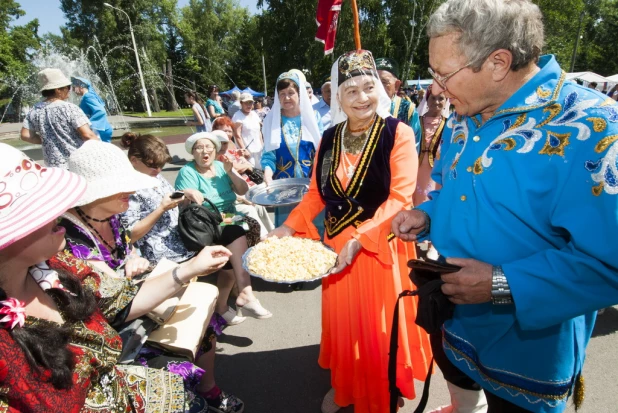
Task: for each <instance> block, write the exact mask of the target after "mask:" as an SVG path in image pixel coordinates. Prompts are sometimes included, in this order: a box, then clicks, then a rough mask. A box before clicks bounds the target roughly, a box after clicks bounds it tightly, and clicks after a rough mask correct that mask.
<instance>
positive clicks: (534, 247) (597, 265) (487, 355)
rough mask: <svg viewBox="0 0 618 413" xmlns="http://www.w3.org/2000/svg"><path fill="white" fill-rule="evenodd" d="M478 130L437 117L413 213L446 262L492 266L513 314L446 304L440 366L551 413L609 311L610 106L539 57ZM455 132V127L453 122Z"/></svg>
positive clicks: (616, 229)
mask: <svg viewBox="0 0 618 413" xmlns="http://www.w3.org/2000/svg"><path fill="white" fill-rule="evenodd" d="M539 66H540V67H541V71H540V72H539V73H537V74H536V76H534V77H533V78H532V79H531V80H530V81H528V82H527V83H526V84H525V85H524V86H522V87H521V88H520V89H519V90H518V91H517V92H516V93H515V94H514V95H513V96H511V98H510V99H509V100H507V101H506V102H505V103H504V104H503V105H502V106H501V107H500V108H499V109H498V110H497V111H496V113H495V114H494V116H493V117H492V118H491V119H489V120H488V121H487V122H485V123H484V124H483V123H481V118H480V116H475V117H463V118H458V117H457V116H456V115H454V116H451V117H450V118H449V121H448V124H447V128H445V131H444V134H443V138H444V141H443V146H442V150H441V159H440V160H438V161H436V164H435V167H434V169H433V176H432V177H433V179H434V180H435V181H436V182H437V183H439V184H441V185H442V188H441V189H440V190H438V191H435V192H433V193H432V194H431V197H432V199H433V200H430V201H428V202H426V203H424V204H422V205H421V206H420V208H422V209H423V210H425V211H426V212H427V213H428V214H429V215H430V216H431V232H430V235H429V237H430V238H431V240H432V242H433V243H434V245H435V246H436V248H437V249H438V251H439V252H440V253H441V254H442V255H444V256H446V257H461V258H474V259H477V260H480V261H483V262H487V263H490V264H492V265H501V266H502V268H503V270H504V273H505V275H506V277H507V280H508V283H509V285H510V288H511V291H512V294H513V299H514V302H515V304H514V305H506V306H504V305H503V306H500V305H492V304H491V303H485V304H478V305H458V306H457V307H456V310H455V314H454V317H453V319H452V320H449V321H448V322H446V323H445V325H444V341H443V345H444V348H445V350H446V354H447V356H448V357H449V359H450V360H451V361H452V362H453V363H455V365H456V366H457V367H458V368H459V369H461V370H462V371H464V372H465V373H466V374H468V375H469V376H470V377H471V378H472V379H474V380H475V381H477V382H478V383H479V384H480V385H481V386H483V387H484V388H485V389H487V390H489V391H491V392H493V393H495V394H497V395H498V396H499V397H501V398H504V399H507V400H509V401H511V402H512V403H515V404H517V405H519V406H521V407H523V408H525V409H528V410H530V411H533V412H561V411H563V410H564V409H565V407H566V400H567V397H568V396H569V395H570V393H571V391H572V390H573V388H574V382H575V381H576V380H577V378H578V375H579V374H580V372H581V370H582V365H583V363H584V357H585V349H586V345H587V344H588V341H589V339H590V335H591V333H592V328H593V326H594V321H595V318H596V312H595V311H596V310H598V309H600V308H604V307H607V306H610V305H613V304H616V303H618V254H617V253H616V234H618V196H617V195H618V180H617V176H618V164H617V158H618V106H617V105H616V103H615V102H614V101H613V100H612V99H608V98H607V96H605V95H603V94H601V93H598V92H596V91H592V90H590V89H586V88H584V87H581V86H578V85H577V84H575V83H573V82H570V81H566V80H565V73H564V72H563V71H561V70H560V67H559V66H558V63H557V62H556V60H555V59H554V58H553V56H544V57H542V58H541V60H540V62H539ZM458 119H459V120H458Z"/></svg>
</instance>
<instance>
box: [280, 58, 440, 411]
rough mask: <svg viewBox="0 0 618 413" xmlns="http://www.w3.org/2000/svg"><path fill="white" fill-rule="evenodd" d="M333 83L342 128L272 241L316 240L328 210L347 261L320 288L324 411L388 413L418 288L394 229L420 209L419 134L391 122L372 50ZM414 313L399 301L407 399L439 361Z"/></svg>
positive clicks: (403, 313)
mask: <svg viewBox="0 0 618 413" xmlns="http://www.w3.org/2000/svg"><path fill="white" fill-rule="evenodd" d="M331 78H332V88H333V90H332V96H333V97H332V99H331V103H332V114H333V124H334V125H335V126H334V127H331V128H330V129H328V130H326V131H325V132H324V135H323V137H322V141H321V143H320V147H319V149H318V152H317V155H316V161H315V165H314V171H313V174H312V177H311V184H310V187H309V192H308V193H307V194H306V195H305V197H304V198H303V200H302V202H301V203H300V204H299V205H298V206H297V207H296V208H295V209H294V210H293V211H292V213H291V214H290V216H289V217H288V219H287V220H286V221H285V223H284V225H282V226H281V227H278V228H277V229H275V230H274V231H273V232H272V233H271V235H273V236H278V237H283V236H292V235H295V236H301V237H308V238H313V239H318V233H317V230H316V228H315V226H314V225H313V224H312V221H313V219H314V218H315V217H316V216H317V215H318V214H319V213H320V212H322V211H323V210H324V211H325V212H326V218H325V220H324V224H325V226H326V235H325V240H324V242H325V243H326V244H327V245H329V246H331V247H332V248H334V250H335V251H336V252H337V253H338V254H339V261H338V264H337V267H336V268H335V269H334V270H333V271H332V272H331V275H329V276H328V277H326V278H324V279H323V281H322V340H321V344H320V358H319V364H320V366H321V367H323V368H327V369H330V370H331V383H332V386H333V388H332V389H331V390H330V391H329V392H328V394H327V395H326V397H325V398H324V401H323V403H322V412H324V413H331V412H335V411H337V410H339V409H340V408H341V407H344V406H348V405H350V404H353V405H354V411H355V412H356V413H387V412H388V411H389V390H388V379H387V373H388V368H387V365H388V353H389V337H390V333H391V331H390V330H391V328H390V327H391V323H392V321H393V312H392V311H393V309H394V308H395V303H396V301H397V297H398V295H399V293H401V292H402V291H403V290H405V289H414V287H413V285H412V282H411V281H410V278H409V277H408V269H407V262H408V260H409V259H411V258H415V257H416V254H415V251H414V247H413V246H412V245H409V244H406V243H404V242H402V241H400V240H399V239H398V238H395V237H394V236H393V235H392V234H391V228H390V225H391V220H392V218H393V217H394V216H395V215H396V214H397V213H398V212H399V211H402V210H405V209H409V208H411V206H412V194H413V192H414V188H415V186H416V174H417V167H418V160H417V157H416V152H415V142H414V132H413V131H412V129H411V128H410V127H409V126H407V125H406V124H405V123H402V122H400V121H399V120H397V119H395V118H393V117H391V116H390V113H389V109H390V99H389V98H388V96H387V95H386V92H385V90H384V88H383V86H382V84H381V83H380V79H379V78H378V76H377V71H376V69H375V63H374V61H373V57H372V56H371V53H370V52H368V51H364V50H359V51H354V52H349V53H346V54H345V55H343V56H341V57H340V58H339V59H338V60H337V62H336V63H335V65H334V66H333V70H332V73H331ZM416 308H417V300H416V298H413V299H411V300H405V301H404V300H402V301H401V303H400V313H399V317H400V318H401V319H402V320H401V323H400V336H399V350H398V364H397V372H396V376H397V386H398V387H399V389H400V390H401V393H402V395H403V397H406V398H409V399H411V398H414V396H415V393H414V379H419V380H424V379H425V375H426V372H427V367H428V365H429V361H430V360H431V348H430V344H429V339H428V336H427V334H426V333H425V332H424V331H423V330H421V329H420V327H418V326H417V325H416V324H415V323H414V320H415V318H416Z"/></svg>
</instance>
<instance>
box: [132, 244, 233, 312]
mask: <svg viewBox="0 0 618 413" xmlns="http://www.w3.org/2000/svg"><path fill="white" fill-rule="evenodd" d="M231 255H232V253H231V252H230V251H229V250H228V249H226V248H225V247H221V246H213V247H206V248H204V249H202V251H200V253H199V254H198V255H197V257H195V258H193V259H191V260H189V261H187V262H185V263H182V264H180V265H179V266H178V267H177V269H176V270H170V271H166V272H164V273H163V274H162V275H160V276H158V277H154V278H150V279H148V278H147V279H146V281H144V283H143V284H142V287H141V288H140V290H139V292H138V293H137V295H136V296H135V298H134V299H133V303H132V304H131V311H130V312H129V315H128V317H127V321H131V320H134V319H136V318H138V317H141V316H143V315H145V314H147V313H148V312H149V311H151V310H152V309H154V308H156V307H157V306H158V305H159V304H161V303H162V302H163V301H165V300H166V299H167V298H169V297H170V296H172V295H173V294H175V293H176V292H178V290H180V289H181V288H182V285H181V284H179V283H178V282H177V281H176V280H174V277H173V272H174V271H176V277H177V278H178V281H180V283H183V284H184V283H187V282H189V281H190V280H191V279H193V278H195V277H198V276H201V275H208V274H212V273H213V272H215V271H218V270H220V269H221V268H222V267H223V266H224V265H225V264H226V263H227V261H228V259H229V257H230V256H231Z"/></svg>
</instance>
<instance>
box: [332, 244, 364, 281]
mask: <svg viewBox="0 0 618 413" xmlns="http://www.w3.org/2000/svg"><path fill="white" fill-rule="evenodd" d="M361 248H362V245H361V243H360V242H359V241H358V240H357V239H356V238H352V239H351V240H349V241H348V242H346V243H345V245H344V246H343V248H342V249H341V252H340V253H339V259H338V261H337V266H336V267H335V268H333V269H332V270H331V271H330V273H331V274H337V273H340V272H341V271H343V270H344V269H345V268H346V267H347V266H348V265H352V261H354V258H356V255H357V254H358V252H359V251H360V250H361Z"/></svg>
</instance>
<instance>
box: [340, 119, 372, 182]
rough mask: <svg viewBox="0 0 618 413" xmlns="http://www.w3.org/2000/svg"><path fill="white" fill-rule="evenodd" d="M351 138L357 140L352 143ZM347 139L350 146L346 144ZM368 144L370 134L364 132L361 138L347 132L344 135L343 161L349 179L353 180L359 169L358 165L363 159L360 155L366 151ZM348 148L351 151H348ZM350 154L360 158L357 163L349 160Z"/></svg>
mask: <svg viewBox="0 0 618 413" xmlns="http://www.w3.org/2000/svg"><path fill="white" fill-rule="evenodd" d="M350 137H352V138H355V139H354V140H353V141H350V140H349V139H350ZM346 138H348V144H346V143H345V141H346ZM367 142H369V134H368V133H367V132H364V133H363V134H362V135H359V136H352V135H351V134H349V132H348V131H347V130H346V131H345V132H344V133H343V138H342V139H341V160H342V163H343V165H342V166H343V169H344V171H345V174H346V176H347V177H348V179H352V177H353V176H354V172H356V168H357V167H358V163H359V161H360V159H361V157H360V156H358V155H359V154H361V153H363V152H364V151H365V148H366V147H367ZM346 147H347V148H349V149H346ZM348 154H349V155H352V156H358V158H357V159H356V161H355V162H352V161H350V159H349V158H348Z"/></svg>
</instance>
